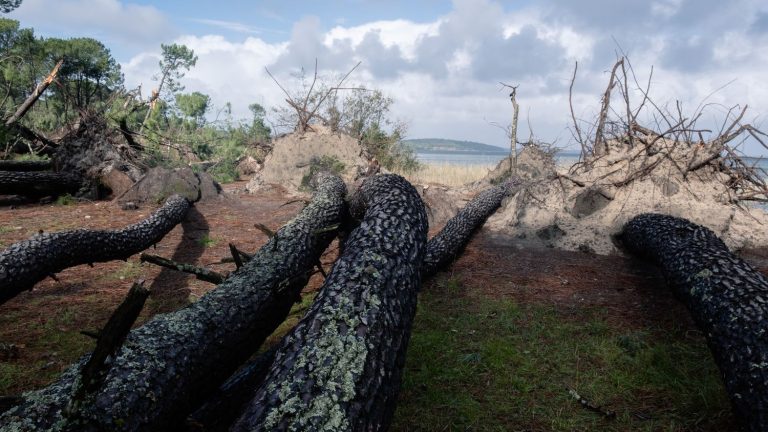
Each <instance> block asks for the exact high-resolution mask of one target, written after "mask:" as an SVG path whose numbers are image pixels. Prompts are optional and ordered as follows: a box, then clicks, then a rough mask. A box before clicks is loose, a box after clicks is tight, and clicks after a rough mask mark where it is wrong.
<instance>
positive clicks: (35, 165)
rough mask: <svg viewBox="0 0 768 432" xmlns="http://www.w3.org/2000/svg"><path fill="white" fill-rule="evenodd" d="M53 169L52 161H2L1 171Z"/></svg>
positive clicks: (0, 163) (0, 161)
mask: <svg viewBox="0 0 768 432" xmlns="http://www.w3.org/2000/svg"><path fill="white" fill-rule="evenodd" d="M51 168H53V163H52V162H51V161H50V160H40V161H36V160H35V161H33V160H0V171H47V170H50V169H51Z"/></svg>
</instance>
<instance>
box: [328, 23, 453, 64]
mask: <svg viewBox="0 0 768 432" xmlns="http://www.w3.org/2000/svg"><path fill="white" fill-rule="evenodd" d="M439 24H440V22H439V21H437V22H433V23H426V24H419V23H414V22H412V21H408V20H392V21H373V22H370V23H366V24H363V25H359V26H354V27H342V26H341V25H337V26H336V27H334V28H332V29H331V30H329V31H328V33H326V35H325V40H324V42H325V44H326V45H327V46H332V45H334V44H335V43H337V42H339V41H343V40H349V41H351V42H352V47H356V46H358V45H360V43H361V42H363V39H364V38H365V36H366V35H367V34H368V33H371V32H378V34H379V37H380V39H381V43H382V44H383V45H384V46H385V47H392V46H397V47H399V48H400V50H401V51H402V53H403V56H404V57H405V58H406V59H413V58H414V56H415V48H416V42H417V40H418V39H419V38H420V37H422V36H434V35H435V34H437V29H438V27H439Z"/></svg>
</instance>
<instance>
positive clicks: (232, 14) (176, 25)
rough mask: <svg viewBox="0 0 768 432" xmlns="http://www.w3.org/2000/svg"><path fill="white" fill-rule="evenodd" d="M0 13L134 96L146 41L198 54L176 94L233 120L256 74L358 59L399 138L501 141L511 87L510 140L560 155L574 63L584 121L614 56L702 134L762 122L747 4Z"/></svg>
mask: <svg viewBox="0 0 768 432" xmlns="http://www.w3.org/2000/svg"><path fill="white" fill-rule="evenodd" d="M10 16H11V17H12V18H15V19H18V20H20V21H21V23H22V25H23V26H25V27H33V28H34V29H35V30H36V32H37V33H38V34H39V35H42V36H58V37H67V36H90V37H94V38H98V39H100V40H102V41H103V42H104V43H105V44H106V45H107V46H108V47H109V48H110V49H111V50H112V53H113V55H114V56H115V57H116V58H117V60H118V61H119V62H120V63H121V64H122V67H123V72H124V73H125V78H126V84H127V85H128V86H130V87H133V86H137V85H139V84H142V85H143V88H144V89H145V90H144V91H145V93H146V92H147V89H149V88H151V87H152V86H153V85H154V82H153V81H152V76H153V74H155V73H156V72H157V69H158V66H157V62H158V60H159V52H160V44H161V43H170V42H177V43H183V44H186V45H187V46H189V47H190V48H192V49H193V50H194V51H195V53H196V54H197V55H198V56H199V60H198V63H197V66H196V67H195V69H194V70H192V71H191V72H189V73H188V74H187V77H186V78H185V80H184V84H185V85H186V89H187V90H188V91H201V92H204V93H207V94H209V95H211V97H212V98H213V101H214V103H215V104H216V105H217V106H223V105H224V104H225V103H226V102H231V103H232V106H233V109H234V111H235V114H236V115H239V116H242V117H246V116H247V114H248V110H247V107H248V105H249V104H251V103H253V102H258V103H261V104H262V105H264V106H266V107H268V108H269V107H272V106H275V105H278V104H281V103H282V100H283V97H282V95H281V93H280V90H279V88H277V87H276V86H275V85H274V83H272V82H271V80H270V79H269V77H268V76H267V75H266V73H265V71H264V68H265V67H268V68H269V69H270V70H271V71H272V72H273V73H274V74H275V75H276V76H277V77H278V78H279V79H280V80H281V81H285V82H289V81H290V79H289V77H290V74H291V73H292V72H295V71H296V70H298V69H300V68H301V67H304V68H307V69H311V68H312V67H313V65H314V62H315V59H317V60H318V62H319V66H320V69H321V74H323V75H325V76H334V75H336V74H339V73H344V72H346V71H348V70H349V69H350V68H351V67H352V66H353V65H354V64H355V63H357V62H358V61H362V65H361V67H360V68H359V69H358V70H357V71H356V72H355V74H354V75H353V76H352V78H351V81H352V82H354V83H358V84H362V85H366V86H369V87H376V88H380V89H382V90H383V91H384V92H385V93H387V94H389V95H390V96H392V97H393V98H394V99H395V100H396V103H395V105H394V115H395V117H397V118H399V119H402V120H405V121H407V122H408V124H409V125H410V128H409V137H411V138H424V137H442V138H453V139H465V140H474V141H480V142H486V143H489V144H494V145H500V146H502V145H504V143H505V140H506V137H505V134H504V131H502V130H501V129H499V128H498V127H494V126H493V125H492V123H498V124H507V123H508V122H509V117H510V111H511V106H510V103H509V100H508V98H507V92H505V91H504V90H503V89H501V86H500V85H499V82H500V81H503V82H505V83H509V84H513V85H519V90H518V102H519V103H520V106H521V115H520V128H521V131H520V135H521V136H522V137H527V136H528V133H529V127H528V125H529V124H530V126H531V128H532V129H533V133H534V134H535V136H536V137H538V138H540V139H544V140H547V141H550V142H551V141H556V143H557V145H559V146H561V147H567V146H568V145H569V143H570V142H571V141H572V138H571V132H570V129H569V124H570V114H569V109H568V87H569V84H570V79H571V74H572V73H573V67H574V64H575V62H577V61H578V64H579V69H578V74H577V77H576V84H575V87H574V95H573V103H574V108H575V111H576V115H577V116H578V117H579V118H583V119H586V120H588V119H591V118H594V116H595V113H596V111H597V109H598V106H599V99H600V95H601V93H602V92H603V90H604V88H605V85H606V83H607V80H608V75H609V71H610V68H611V66H612V65H613V63H614V61H615V60H616V57H617V53H620V52H624V53H627V54H628V55H629V58H630V60H631V62H632V65H633V67H634V71H635V73H636V75H637V79H638V81H639V82H641V83H643V85H645V81H647V79H648V77H649V71H650V69H651V67H653V68H654V69H653V78H652V83H651V95H652V97H653V100H654V101H655V102H656V104H657V105H658V106H659V107H660V108H661V109H664V106H669V107H673V106H674V104H675V101H676V100H679V101H680V102H681V103H682V106H683V109H684V111H686V112H689V113H693V112H694V111H696V108H697V107H698V106H700V105H702V104H707V110H706V111H705V114H704V115H703V116H702V120H701V123H700V125H701V126H703V127H708V128H719V127H720V123H722V121H723V119H724V118H725V115H726V112H727V111H728V108H730V107H732V106H734V105H737V104H740V105H741V106H743V105H744V104H747V105H749V107H750V110H749V112H748V113H747V116H746V117H745V121H747V122H751V123H753V124H755V125H758V126H764V128H768V124H765V123H766V122H765V118H766V115H768V3H765V2H764V1H760V0H733V1H728V2H725V1H722V0H625V1H615V0H581V1H578V2H576V1H571V0H540V1H533V0H528V1H514V2H512V1H504V2H499V1H492V0H454V1H443V0H421V1H414V0H410V1H409V0H334V1H323V2H321V1H309V0H308V1H297V0H262V1H245V0H237V1H216V2H212V1H202V0H186V1H182V0H166V1H149V0H24V2H23V3H22V6H21V7H20V8H19V9H18V10H16V11H15V12H13V13H12V14H11V15H10ZM630 84H631V85H630V87H631V89H630V90H631V92H633V93H634V94H635V96H638V92H637V90H633V89H636V88H637V85H635V84H634V83H632V82H631V83H630ZM638 100H639V97H638ZM649 121H650V119H649ZM746 146H747V148H746V150H747V152H748V153H753V154H754V153H761V151H760V150H759V149H758V146H757V145H756V144H754V143H748V144H746ZM762 153H765V152H762Z"/></svg>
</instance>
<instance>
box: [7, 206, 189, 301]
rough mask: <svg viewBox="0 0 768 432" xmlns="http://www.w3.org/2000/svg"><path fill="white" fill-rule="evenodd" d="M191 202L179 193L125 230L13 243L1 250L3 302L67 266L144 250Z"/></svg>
mask: <svg viewBox="0 0 768 432" xmlns="http://www.w3.org/2000/svg"><path fill="white" fill-rule="evenodd" d="M190 205H191V204H190V202H189V201H187V199H186V198H182V197H180V196H178V195H176V196H173V197H171V198H168V200H167V201H166V202H165V204H164V205H163V206H162V207H161V208H160V209H158V210H157V211H155V212H154V213H152V214H151V215H150V216H149V217H148V218H146V219H144V220H143V221H141V222H139V223H136V224H133V225H129V226H127V227H125V228H123V229H121V230H101V231H97V230H87V229H78V230H71V231H62V232H56V233H46V234H38V235H35V236H33V237H31V238H30V239H29V240H24V241H21V242H18V243H14V244H12V245H10V246H9V247H8V248H7V249H5V250H4V251H2V252H0V305H1V304H3V303H5V302H6V301H8V300H10V299H12V298H13V297H15V296H16V295H17V294H19V293H21V292H22V291H25V290H29V289H32V287H33V286H34V285H35V284H36V283H37V282H39V281H41V280H43V279H45V278H46V277H48V276H50V275H52V274H54V273H56V272H59V271H61V270H64V269H65V268H68V267H74V266H76V265H81V264H91V263H94V262H105V261H111V260H115V259H127V258H128V257H129V256H131V255H133V254H135V253H137V252H141V251H142V250H144V249H146V248H148V247H150V246H152V245H153V244H155V243H157V242H158V241H160V239H162V238H163V237H164V236H165V235H166V234H167V233H168V232H169V231H170V230H172V229H173V227H175V226H176V225H177V224H178V223H179V222H181V220H182V219H184V216H185V215H186V214H187V210H189V207H190Z"/></svg>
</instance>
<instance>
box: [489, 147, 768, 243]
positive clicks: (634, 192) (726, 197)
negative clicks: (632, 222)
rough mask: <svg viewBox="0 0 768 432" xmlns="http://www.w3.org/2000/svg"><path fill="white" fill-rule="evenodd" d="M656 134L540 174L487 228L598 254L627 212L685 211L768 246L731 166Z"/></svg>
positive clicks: (730, 235) (730, 238)
mask: <svg viewBox="0 0 768 432" xmlns="http://www.w3.org/2000/svg"><path fill="white" fill-rule="evenodd" d="M677 144H679V143H675V142H669V141H667V140H658V143H656V145H655V147H663V149H664V151H660V150H658V149H654V148H647V147H643V146H637V145H636V146H634V147H633V148H627V146H625V145H619V144H618V143H614V145H613V147H612V148H611V152H610V153H609V154H608V155H606V156H603V157H592V158H590V159H588V160H586V161H585V163H583V164H577V165H575V166H574V167H572V168H571V169H570V170H567V169H562V168H557V169H554V170H553V171H551V172H549V173H547V171H546V170H545V171H543V173H544V175H542V176H539V177H538V180H535V181H533V182H532V183H531V185H530V186H529V187H528V188H527V189H526V190H525V191H524V192H522V193H520V194H517V195H516V196H514V197H513V198H511V199H510V200H508V201H507V202H506V203H505V204H504V206H503V207H502V209H500V210H499V211H498V212H497V213H496V214H495V215H494V216H492V217H491V218H490V219H489V220H488V222H487V224H486V227H488V228H490V229H492V230H496V231H500V232H503V233H506V234H512V235H514V236H516V237H517V238H519V239H521V240H522V241H521V244H526V243H528V244H530V245H543V246H547V247H556V248H558V249H564V250H581V251H586V252H595V253H598V254H612V253H619V250H618V248H617V247H616V246H615V245H614V244H613V242H612V235H613V234H616V233H617V232H618V231H619V230H620V229H621V228H622V226H623V225H624V223H626V222H627V221H628V220H629V219H630V218H632V217H634V216H636V215H638V214H640V213H645V212H656V213H664V214H669V215H673V216H679V217H684V218H686V219H690V220H691V221H693V222H696V223H699V224H702V225H704V226H707V227H709V228H711V229H712V230H714V231H715V232H716V233H717V234H718V235H719V236H720V237H721V238H722V239H723V240H724V241H725V242H726V244H727V245H728V247H730V248H732V249H741V248H748V247H759V246H766V245H768V229H766V228H768V214H767V213H766V212H765V211H763V210H762V209H758V208H751V207H750V206H748V205H745V204H744V202H743V201H739V200H738V199H736V196H737V193H738V192H739V191H741V189H739V188H742V187H743V184H741V185H739V184H735V183H734V177H733V176H734V172H733V171H732V170H730V169H729V168H728V167H727V166H725V165H723V163H722V161H718V160H716V159H715V160H713V161H711V162H707V163H705V164H703V165H701V166H699V167H697V168H696V169H693V170H691V168H692V167H696V166H697V165H699V162H700V161H701V159H700V158H699V159H697V153H696V152H695V151H691V149H690V147H689V146H684V145H677Z"/></svg>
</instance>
